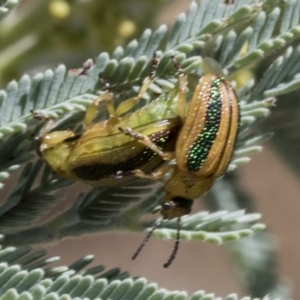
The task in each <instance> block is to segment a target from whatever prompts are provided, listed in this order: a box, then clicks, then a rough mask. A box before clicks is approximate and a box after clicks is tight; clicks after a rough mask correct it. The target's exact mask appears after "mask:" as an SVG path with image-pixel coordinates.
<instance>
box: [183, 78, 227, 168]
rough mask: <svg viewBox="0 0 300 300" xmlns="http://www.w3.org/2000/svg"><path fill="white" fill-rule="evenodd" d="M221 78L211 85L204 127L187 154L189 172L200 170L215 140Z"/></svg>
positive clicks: (219, 106) (219, 107)
mask: <svg viewBox="0 0 300 300" xmlns="http://www.w3.org/2000/svg"><path fill="white" fill-rule="evenodd" d="M221 82H222V78H217V79H216V80H214V81H213V82H212V84H211V90H210V97H209V100H208V102H207V112H206V115H205V125H204V128H203V130H202V132H201V133H199V135H198V137H197V139H196V141H195V142H194V144H193V145H192V148H191V150H190V152H189V154H188V160H187V166H188V169H189V170H190V171H193V172H196V171H198V170H199V169H201V168H202V167H203V165H204V163H205V160H206V158H207V156H208V154H209V152H210V150H211V147H212V145H213V143H214V141H215V139H216V136H217V133H218V131H219V126H220V121H221V111H222V102H221V94H220V84H221Z"/></svg>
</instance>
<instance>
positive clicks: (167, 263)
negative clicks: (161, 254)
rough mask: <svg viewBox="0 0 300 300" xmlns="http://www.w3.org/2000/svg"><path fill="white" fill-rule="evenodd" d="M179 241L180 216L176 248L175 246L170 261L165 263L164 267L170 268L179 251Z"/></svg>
mask: <svg viewBox="0 0 300 300" xmlns="http://www.w3.org/2000/svg"><path fill="white" fill-rule="evenodd" d="M179 243H180V218H178V219H177V235H176V241H175V244H174V248H173V251H172V253H171V255H170V257H169V259H168V261H167V262H166V263H165V264H164V268H168V267H169V266H170V265H171V264H172V262H173V260H174V259H175V257H176V254H177V252H178V248H179Z"/></svg>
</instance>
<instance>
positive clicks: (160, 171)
mask: <svg viewBox="0 0 300 300" xmlns="http://www.w3.org/2000/svg"><path fill="white" fill-rule="evenodd" d="M173 167H174V166H172V165H162V166H160V167H158V168H156V169H155V171H153V172H151V173H150V174H146V173H144V172H143V171H142V170H139V169H137V170H133V175H135V176H137V177H140V178H145V179H151V180H157V179H161V178H163V177H164V176H165V175H166V174H167V173H168V172H170V171H171V169H172V168H173Z"/></svg>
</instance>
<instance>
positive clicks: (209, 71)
mask: <svg viewBox="0 0 300 300" xmlns="http://www.w3.org/2000/svg"><path fill="white" fill-rule="evenodd" d="M202 65H203V71H204V73H205V75H204V76H203V77H201V78H200V79H199V82H198V84H197V86H196V88H195V90H194V92H193V96H192V99H191V101H190V105H189V107H188V110H187V112H186V114H184V108H185V107H186V105H185V102H186V92H185V86H186V84H187V76H186V75H185V74H184V73H183V72H182V70H181V69H180V66H177V68H178V69H179V73H180V75H179V76H180V77H179V84H180V87H179V94H180V97H179V98H180V102H181V104H180V108H181V109H182V111H181V112H180V113H179V115H181V118H182V124H183V125H182V127H181V129H180V131H179V135H178V137H177V141H176V145H175V152H174V154H173V156H172V155H170V154H169V157H170V158H174V157H175V159H176V164H175V165H170V168H171V169H172V175H171V177H170V178H169V179H168V180H167V181H166V183H165V185H164V190H165V192H166V195H165V197H164V199H163V200H162V203H161V215H162V219H163V220H164V219H173V218H177V220H178V222H177V229H178V230H177V239H176V243H175V246H174V249H173V252H172V254H171V256H170V258H169V260H168V261H167V262H166V263H165V264H164V267H166V268H167V267H168V266H170V265H171V263H172V261H173V260H174V258H175V255H176V252H177V250H178V246H179V239H180V233H179V230H180V217H182V216H183V215H186V214H188V213H190V211H191V207H192V204H193V201H194V199H197V198H199V197H201V196H203V195H204V194H205V193H206V192H208V191H209V190H210V189H211V187H212V186H213V184H214V182H215V180H216V179H217V178H219V177H220V176H222V175H223V174H224V172H225V171H226V169H227V167H228V165H229V162H230V159H231V157H232V154H233V150H234V146H235V143H236V139H237V134H238V129H239V124H240V107H239V102H238V98H237V95H236V93H235V90H234V89H233V87H232V85H231V84H230V82H229V81H227V80H226V79H225V77H224V75H223V71H222V69H221V67H220V66H219V65H218V64H217V63H216V62H215V61H214V60H212V59H211V58H204V59H203V62H202ZM125 133H126V134H128V135H130V136H132V137H135V132H134V131H133V130H131V129H130V128H128V129H127V130H126V131H125ZM149 146H150V145H149ZM167 171H168V170H167ZM137 174H138V175H139V176H140V177H142V178H149V179H154V180H156V179H159V178H161V177H163V176H164V175H165V174H166V168H164V169H162V168H158V169H156V170H155V172H154V173H152V174H144V173H143V172H142V171H140V172H137ZM160 224H161V222H159V223H157V224H156V225H155V226H154V227H153V228H152V229H151V230H150V231H149V232H148V235H147V236H146V238H145V239H144V241H143V242H142V244H141V245H140V247H139V248H138V249H137V251H136V252H135V253H134V255H133V257H132V259H135V258H136V257H137V256H138V254H139V253H140V251H141V250H142V248H143V247H144V245H145V243H146V242H147V241H148V239H149V238H150V236H151V235H152V233H153V231H154V230H155V229H156V228H157V227H158V226H160Z"/></svg>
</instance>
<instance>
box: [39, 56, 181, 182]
mask: <svg viewBox="0 0 300 300" xmlns="http://www.w3.org/2000/svg"><path fill="white" fill-rule="evenodd" d="M157 64H158V62H157V60H156V57H155V55H154V57H153V59H152V63H151V70H150V74H149V76H148V77H146V78H145V79H144V81H143V84H142V86H141V88H140V91H139V92H138V94H137V96H135V97H132V98H129V99H126V100H124V101H123V102H122V103H121V104H120V105H119V106H117V107H116V108H115V107H114V103H113V102H114V98H113V94H112V92H111V91H110V89H109V84H108V83H107V82H104V84H105V87H106V91H105V92H104V93H103V94H102V95H101V96H99V97H98V98H97V99H95V100H94V101H93V103H92V104H91V105H90V106H89V107H88V109H87V111H86V113H85V118H84V129H83V131H82V133H81V134H76V133H75V132H73V131H71V130H65V131H53V132H50V130H51V127H52V126H53V121H52V120H49V121H48V123H47V124H46V126H45V127H44V128H43V130H42V133H41V136H40V137H39V138H38V152H39V153H40V155H41V157H42V158H43V159H44V160H45V161H46V162H47V164H48V165H49V166H50V167H51V169H52V170H53V171H54V172H55V173H56V174H58V175H59V176H61V177H64V178H67V179H71V180H75V181H82V182H84V183H87V184H89V185H92V186H96V187H105V186H114V185H119V184H125V183H129V182H132V181H134V180H137V179H139V176H138V175H137V174H136V173H135V172H134V170H140V172H142V173H143V174H144V173H146V174H147V173H151V172H152V171H153V170H155V169H156V168H157V167H159V166H160V165H161V164H163V163H164V161H165V160H166V159H168V152H169V151H171V152H173V151H174V149H175V142H176V138H177V135H178V132H179V129H180V128H181V125H182V124H181V119H180V117H179V116H178V104H177V98H176V97H177V94H178V90H177V89H172V90H170V91H169V92H167V93H163V94H161V95H159V96H158V97H157V99H155V100H153V101H152V102H151V103H150V104H148V105H146V106H144V107H142V108H140V109H138V110H136V111H134V112H133V113H127V112H128V111H129V110H130V109H132V108H133V107H134V106H135V105H136V104H137V103H138V102H139V100H140V99H141V98H142V97H143V95H144V93H145V92H146V91H147V89H148V87H149V85H150V84H151V82H152V80H153V76H154V73H155V69H156V67H157ZM103 101H104V102H105V104H106V107H107V110H108V112H109V114H110V117H109V118H108V119H107V120H104V121H100V122H95V118H96V117H97V115H98V113H99V107H100V104H101V102H103ZM120 116H121V117H120ZM36 117H37V116H36ZM125 127H130V128H133V129H134V130H135V132H136V133H138V134H140V135H141V136H143V137H144V139H146V140H148V141H149V144H147V145H144V144H142V143H139V142H137V140H136V138H133V137H131V136H129V135H127V134H124V132H123V131H122V128H125Z"/></svg>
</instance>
